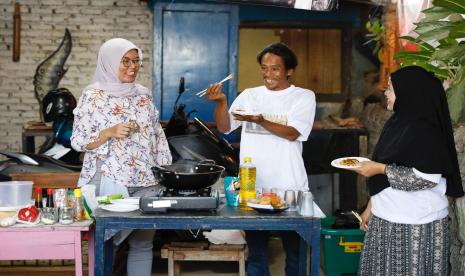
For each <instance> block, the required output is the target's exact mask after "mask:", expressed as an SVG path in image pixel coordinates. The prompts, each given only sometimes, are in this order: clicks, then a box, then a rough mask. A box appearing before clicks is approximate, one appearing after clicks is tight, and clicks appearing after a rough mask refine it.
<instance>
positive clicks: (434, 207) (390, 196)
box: [371, 168, 449, 224]
mask: <svg viewBox="0 0 465 276" xmlns="http://www.w3.org/2000/svg"><path fill="white" fill-rule="evenodd" d="M413 172H414V173H415V174H416V175H417V176H418V177H421V178H424V179H426V180H429V181H431V182H434V183H438V184H437V185H436V186H434V187H433V188H431V189H426V190H420V191H415V192H408V191H401V190H396V189H393V188H391V187H388V188H386V189H384V190H382V191H381V192H379V193H378V194H376V195H374V196H372V197H371V204H372V207H371V212H372V213H373V214H374V215H375V216H377V217H380V218H382V219H385V220H387V221H390V222H393V223H403V224H426V223H430V222H433V221H435V220H438V219H442V218H445V217H446V216H447V214H448V205H449V203H448V201H447V197H446V195H445V194H446V179H445V178H444V177H442V175H441V174H426V173H422V172H420V171H418V170H416V169H415V168H413Z"/></svg>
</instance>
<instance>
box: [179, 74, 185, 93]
mask: <svg viewBox="0 0 465 276" xmlns="http://www.w3.org/2000/svg"><path fill="white" fill-rule="evenodd" d="M184 91H185V87H184V77H181V79H179V94H182V93H183V92H184Z"/></svg>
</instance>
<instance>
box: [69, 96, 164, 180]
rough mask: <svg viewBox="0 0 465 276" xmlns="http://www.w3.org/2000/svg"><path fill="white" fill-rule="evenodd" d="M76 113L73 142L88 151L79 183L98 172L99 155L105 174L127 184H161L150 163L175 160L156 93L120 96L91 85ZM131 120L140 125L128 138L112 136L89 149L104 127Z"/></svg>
mask: <svg viewBox="0 0 465 276" xmlns="http://www.w3.org/2000/svg"><path fill="white" fill-rule="evenodd" d="M73 113H74V125H73V135H72V137H71V145H72V147H73V148H74V149H75V150H77V151H85V156H84V162H83V166H82V171H81V176H80V178H79V182H78V185H79V186H82V185H85V184H87V183H89V181H90V180H91V179H92V177H93V176H94V175H95V172H96V170H97V168H96V164H97V159H99V160H101V161H102V167H101V171H102V176H105V177H108V178H110V179H111V180H113V181H115V183H116V184H120V185H123V186H126V187H145V186H152V185H155V184H157V183H156V181H155V178H154V176H153V173H152V171H151V166H150V164H157V165H168V164H171V153H170V150H169V147H168V141H167V140H166V137H165V134H164V132H163V129H162V128H161V126H160V122H159V112H158V110H157V109H156V108H155V106H154V105H153V102H152V97H150V96H148V95H137V96H131V97H116V96H112V95H111V94H108V93H105V92H104V91H102V90H95V89H91V90H87V91H84V92H83V94H82V96H81V98H80V99H79V103H78V106H77V108H76V109H74V111H73ZM130 121H131V122H133V121H135V122H136V123H137V125H138V128H137V129H136V130H135V131H133V132H131V133H130V134H129V136H128V137H127V138H125V139H115V138H110V139H109V140H108V141H107V142H105V143H104V144H102V145H101V146H100V147H98V148H96V149H93V150H87V149H86V146H87V145H88V144H89V143H92V142H95V141H96V140H97V138H98V135H99V133H100V131H102V130H104V129H106V128H109V127H112V126H114V125H116V124H118V123H128V122H130Z"/></svg>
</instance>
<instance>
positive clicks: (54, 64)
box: [34, 29, 72, 121]
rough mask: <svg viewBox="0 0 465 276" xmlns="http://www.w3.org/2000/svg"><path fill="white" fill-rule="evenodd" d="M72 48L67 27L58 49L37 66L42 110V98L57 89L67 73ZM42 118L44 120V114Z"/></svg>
mask: <svg viewBox="0 0 465 276" xmlns="http://www.w3.org/2000/svg"><path fill="white" fill-rule="evenodd" d="M71 48H72V40H71V33H70V32H69V30H68V29H65V35H64V37H63V40H62V41H61V44H60V46H58V49H56V50H55V51H54V52H53V53H52V54H51V55H50V56H49V57H47V58H46V59H45V60H44V61H42V62H41V63H40V64H39V66H37V69H36V73H35V75H34V93H35V96H36V98H37V100H38V101H39V104H40V110H42V100H43V98H44V97H45V95H46V94H47V93H48V92H49V91H51V90H55V89H57V88H58V83H59V82H60V80H61V79H62V78H63V76H64V75H65V73H66V71H67V69H65V68H64V64H65V62H66V59H67V58H68V56H69V54H70V53H71ZM41 120H42V121H43V118H42V114H41Z"/></svg>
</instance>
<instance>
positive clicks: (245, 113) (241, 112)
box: [232, 110, 261, 116]
mask: <svg viewBox="0 0 465 276" xmlns="http://www.w3.org/2000/svg"><path fill="white" fill-rule="evenodd" d="M232 114H233V115H234V114H237V115H241V116H258V115H260V114H261V113H260V112H258V111H245V110H233V111H232Z"/></svg>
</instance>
